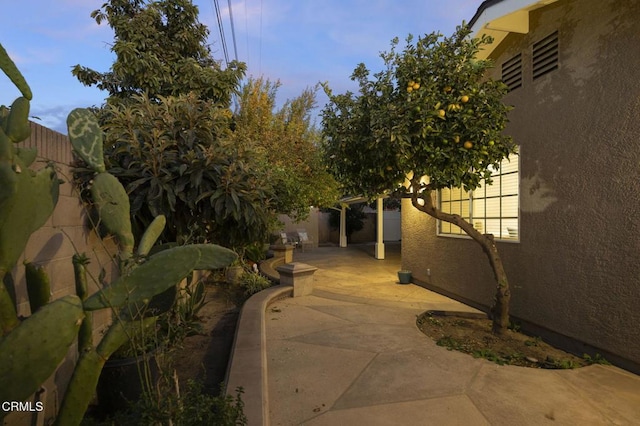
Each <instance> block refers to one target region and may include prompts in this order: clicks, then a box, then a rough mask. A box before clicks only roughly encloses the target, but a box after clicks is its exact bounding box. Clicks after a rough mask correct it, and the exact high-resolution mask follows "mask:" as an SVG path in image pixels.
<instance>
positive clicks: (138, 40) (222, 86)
mask: <svg viewBox="0 0 640 426" xmlns="http://www.w3.org/2000/svg"><path fill="white" fill-rule="evenodd" d="M91 17H92V18H93V19H95V21H96V22H97V23H98V24H100V23H102V22H107V23H108V25H109V26H110V27H111V28H112V29H113V31H114V35H115V38H114V42H113V44H112V45H111V51H112V52H113V53H114V54H115V55H116V59H115V62H114V63H113V65H112V66H111V69H110V70H109V71H106V72H99V71H95V70H93V69H90V68H88V67H84V66H81V65H76V66H75V67H74V68H73V70H72V73H73V75H74V76H76V77H77V78H78V80H80V82H82V83H83V84H84V85H87V86H94V85H95V86H97V87H98V88H99V89H102V90H106V91H107V92H108V93H109V96H110V97H112V98H115V99H120V100H126V99H129V98H130V97H131V96H132V95H141V94H146V95H147V96H148V97H149V98H151V99H154V100H155V99H157V98H158V97H159V96H165V97H166V96H173V95H180V94H187V93H189V92H195V93H197V94H198V97H200V98H202V99H207V100H214V101H219V102H221V103H223V104H228V103H229V101H230V100H231V95H232V94H233V93H234V90H236V89H237V88H238V84H239V81H240V79H241V78H242V76H243V74H244V71H245V68H246V67H245V65H244V64H243V63H239V62H235V61H234V62H232V63H230V64H229V66H228V67H227V68H226V69H224V70H223V69H221V67H220V64H219V62H218V61H216V60H214V59H213V57H212V55H211V49H210V47H209V46H208V44H207V37H208V35H209V30H208V29H207V27H206V26H205V25H203V24H202V23H200V22H199V21H198V8H197V6H195V5H193V3H192V2H191V0H162V1H146V0H110V1H108V2H106V3H104V4H103V5H102V7H101V8H100V9H98V10H95V11H93V13H92V14H91Z"/></svg>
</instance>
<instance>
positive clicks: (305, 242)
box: [297, 229, 313, 251]
mask: <svg viewBox="0 0 640 426" xmlns="http://www.w3.org/2000/svg"><path fill="white" fill-rule="evenodd" d="M297 232H298V241H299V242H300V247H302V251H304V247H305V246H311V247H312V248H313V241H312V240H311V238H309V234H307V231H306V230H305V229H298V231H297Z"/></svg>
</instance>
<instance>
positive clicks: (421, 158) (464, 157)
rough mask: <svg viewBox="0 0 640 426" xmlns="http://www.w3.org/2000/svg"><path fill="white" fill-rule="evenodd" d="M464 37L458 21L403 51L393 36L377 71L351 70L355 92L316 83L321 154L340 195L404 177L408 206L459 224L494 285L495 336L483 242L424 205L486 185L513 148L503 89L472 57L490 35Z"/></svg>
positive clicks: (493, 258) (495, 260) (503, 293)
mask: <svg viewBox="0 0 640 426" xmlns="http://www.w3.org/2000/svg"><path fill="white" fill-rule="evenodd" d="M469 34H470V30H469V28H468V27H466V26H464V25H463V26H460V27H458V29H457V30H456V32H455V33H454V34H453V35H452V36H451V37H444V38H443V37H442V36H441V35H440V34H435V33H434V34H428V35H425V36H422V37H419V38H418V39H417V40H416V39H414V38H413V37H412V36H409V37H408V38H407V39H406V45H405V46H404V47H403V48H402V50H399V46H398V44H399V42H398V39H395V40H393V42H392V45H391V50H390V51H388V52H383V53H381V57H382V59H383V61H384V64H385V67H384V69H383V70H382V71H379V72H377V73H375V74H374V75H373V76H370V72H369V70H368V69H367V67H366V66H365V65H364V64H360V65H358V67H357V68H356V69H355V70H354V72H353V75H352V76H351V78H352V79H353V80H354V81H356V82H357V83H358V84H359V92H358V93H357V94H354V93H350V92H348V93H346V94H340V95H334V94H332V93H331V91H330V89H329V88H328V87H327V86H326V85H325V91H326V92H327V94H328V96H329V99H330V101H329V103H328V104H327V105H326V107H325V108H324V110H323V113H322V117H323V130H324V136H325V138H324V140H325V144H324V150H325V155H326V160H327V161H328V163H329V167H330V170H331V172H332V173H333V174H334V176H335V177H336V178H337V180H338V181H339V182H340V183H341V184H342V185H343V186H344V188H345V192H347V193H350V194H360V195H366V196H369V197H370V198H373V197H376V196H378V195H380V194H382V193H385V192H389V191H394V190H396V189H397V188H399V186H400V185H401V184H402V183H403V182H404V181H405V179H408V183H409V189H410V190H411V192H412V203H413V205H414V207H416V208H417V209H419V210H421V211H423V212H425V213H427V214H429V215H431V216H433V217H435V218H437V219H440V220H445V221H448V222H451V223H454V224H456V225H458V226H460V227H461V228H462V229H463V230H464V231H465V232H467V233H468V234H469V235H470V236H471V237H472V238H473V239H474V240H476V241H477V242H478V243H479V244H480V245H481V246H482V247H483V249H484V251H485V253H486V254H487V256H488V257H489V260H490V263H491V266H492V267H493V270H494V274H495V275H496V279H497V282H498V290H497V293H496V306H495V307H494V313H495V314H496V315H495V316H494V320H496V321H494V330H496V331H500V330H502V329H503V328H504V327H506V325H507V324H508V302H509V288H508V282H507V278H506V275H505V274H504V269H503V268H502V263H501V260H500V257H499V254H498V251H497V249H496V247H495V244H494V242H493V238H492V236H490V235H483V234H480V233H479V232H478V231H476V230H475V229H474V228H473V226H472V225H471V224H470V223H468V222H466V221H465V220H464V219H462V218H461V217H460V216H459V215H451V214H447V213H443V212H442V211H440V210H439V209H438V208H437V206H436V205H435V203H434V201H433V194H434V193H435V191H436V190H438V189H441V188H446V187H463V188H464V189H465V190H473V189H475V188H477V187H478V186H479V185H480V183H481V181H482V179H486V180H487V181H488V182H490V180H491V172H490V170H491V166H497V165H498V164H499V163H500V161H501V160H502V159H504V158H505V157H507V156H508V155H509V154H510V153H513V152H515V145H514V144H513V142H512V140H511V139H510V138H509V137H508V136H506V135H504V134H503V133H502V131H503V129H504V128H505V126H506V123H507V112H508V110H509V108H508V107H507V106H506V105H504V104H503V103H502V97H503V95H504V94H505V93H506V88H505V85H504V84H503V83H501V82H497V81H492V80H490V79H487V78H486V74H485V73H486V70H487V69H488V68H489V67H490V65H491V64H490V63H489V62H488V61H486V60H478V59H476V58H475V55H476V53H477V52H478V50H479V49H480V48H481V47H482V46H483V45H485V44H487V43H489V42H490V39H488V38H485V37H483V38H482V39H471V38H469V37H468V36H469ZM424 176H426V177H428V178H423V177H424ZM496 311H497V312H496Z"/></svg>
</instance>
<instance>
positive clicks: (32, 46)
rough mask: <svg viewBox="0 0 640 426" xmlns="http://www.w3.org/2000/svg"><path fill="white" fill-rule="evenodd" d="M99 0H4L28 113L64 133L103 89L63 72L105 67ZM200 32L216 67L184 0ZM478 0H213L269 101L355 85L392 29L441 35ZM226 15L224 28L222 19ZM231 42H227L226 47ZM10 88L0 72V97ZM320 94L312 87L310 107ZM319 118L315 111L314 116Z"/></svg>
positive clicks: (213, 33) (107, 36)
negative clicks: (270, 90)
mask: <svg viewBox="0 0 640 426" xmlns="http://www.w3.org/2000/svg"><path fill="white" fill-rule="evenodd" d="M105 1H106V0H21V1H12V0H5V1H3V5H2V13H0V43H1V44H2V45H3V46H4V48H5V49H6V50H7V51H8V53H9V55H10V56H11V58H12V59H13V60H14V62H16V64H17V65H18V68H19V69H20V70H21V71H22V73H23V74H24V76H25V78H26V80H27V82H28V83H29V85H30V86H31V89H32V91H33V100H32V103H31V115H32V116H34V117H37V119H36V118H32V119H33V120H34V121H36V122H38V123H39V124H41V125H43V126H46V127H49V128H51V129H54V130H57V131H59V132H61V133H64V134H66V133H67V132H66V124H65V121H66V117H67V115H68V113H69V112H70V111H71V110H72V109H73V108H77V107H89V106H99V105H101V104H102V103H103V102H104V99H105V97H106V93H105V92H102V91H100V90H98V89H96V88H95V87H86V86H83V85H82V84H81V83H80V82H79V81H78V80H77V79H76V78H75V77H73V76H72V75H71V69H72V67H73V66H74V65H76V64H80V65H83V66H87V67H89V68H92V69H94V70H96V71H100V72H104V71H108V70H109V68H110V67H111V65H112V64H113V61H114V58H115V57H114V55H113V54H112V52H111V51H110V45H111V44H112V43H113V32H112V31H111V29H110V28H109V27H108V25H107V24H105V23H103V24H102V25H98V24H97V23H96V22H95V21H94V20H93V19H92V18H91V17H90V14H91V12H92V11H93V10H95V9H98V8H100V7H101V6H102V4H103V3H104V2H105ZM193 2H194V4H196V5H197V6H198V8H199V10H200V17H199V19H200V22H202V23H203V24H205V25H206V26H207V27H208V28H209V30H210V35H209V40H208V42H209V43H210V46H211V50H212V53H213V57H214V58H215V59H217V60H220V61H221V62H222V64H223V66H224V63H225V59H224V54H223V52H224V49H223V47H222V43H221V37H220V32H219V26H218V21H217V18H216V13H215V8H214V2H213V0H194V1H193ZM480 3H481V0H366V1H365V0H219V5H220V13H221V19H222V22H223V27H224V37H225V40H226V46H227V52H228V55H229V58H230V59H235V58H236V53H235V52H236V50H237V59H238V60H240V61H242V62H245V63H246V64H247V67H248V69H247V77H264V78H266V79H269V80H271V81H274V82H275V81H279V82H280V84H281V86H280V89H279V90H278V94H277V103H278V105H282V104H283V103H284V102H285V101H286V100H287V99H291V98H295V97H296V96H298V95H300V94H301V93H302V92H303V90H305V89H306V88H310V87H315V86H316V84H317V83H319V82H327V83H328V84H329V86H330V87H331V89H332V91H333V92H334V93H343V92H345V91H347V90H355V89H356V85H355V83H354V82H352V81H351V80H350V76H351V73H352V72H353V70H354V68H355V67H356V66H357V65H358V64H359V63H364V64H365V65H367V67H368V68H369V69H370V70H372V71H374V72H375V71H377V70H379V69H380V68H381V67H382V60H381V59H380V56H379V55H380V52H384V51H387V50H389V47H390V41H391V40H392V39H393V38H394V37H398V38H400V40H404V39H405V38H406V36H407V35H409V34H413V35H414V36H418V35H423V34H427V33H431V32H440V33H442V34H444V35H447V36H448V35H451V34H452V33H453V32H454V30H455V28H456V26H458V25H460V24H461V23H462V22H463V21H466V22H468V21H469V20H470V19H471V18H472V17H473V15H474V14H475V12H476V10H477V8H478V7H479V5H480ZM229 4H231V16H233V29H234V32H235V43H234V37H233V36H232V29H231V19H230V13H229V10H230V8H229ZM234 46H235V47H234ZM18 96H20V94H19V92H18V90H17V89H16V88H15V87H14V86H13V84H12V83H11V82H10V81H9V79H8V78H6V76H5V75H4V74H2V73H0V105H10V104H11V103H12V102H13V100H14V99H15V98H16V97H18ZM326 102H327V98H326V96H325V95H324V93H323V92H322V91H321V90H320V91H318V93H317V104H318V108H317V109H316V112H317V113H318V112H319V111H320V109H321V108H322V106H323V105H324V104H325V103H326ZM318 121H319V118H318Z"/></svg>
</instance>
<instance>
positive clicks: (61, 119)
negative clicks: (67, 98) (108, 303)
mask: <svg viewBox="0 0 640 426" xmlns="http://www.w3.org/2000/svg"><path fill="white" fill-rule="evenodd" d="M74 108H75V106H69V105H64V106H62V105H56V106H52V107H40V106H37V105H34V106H33V108H32V110H31V114H30V115H31V116H32V117H31V120H32V121H35V122H36V123H38V124H40V125H41V126H44V127H47V128H49V129H51V130H55V131H56V132H60V133H62V134H65V135H66V134H67V116H68V115H69V112H71V110H72V109H74Z"/></svg>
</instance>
